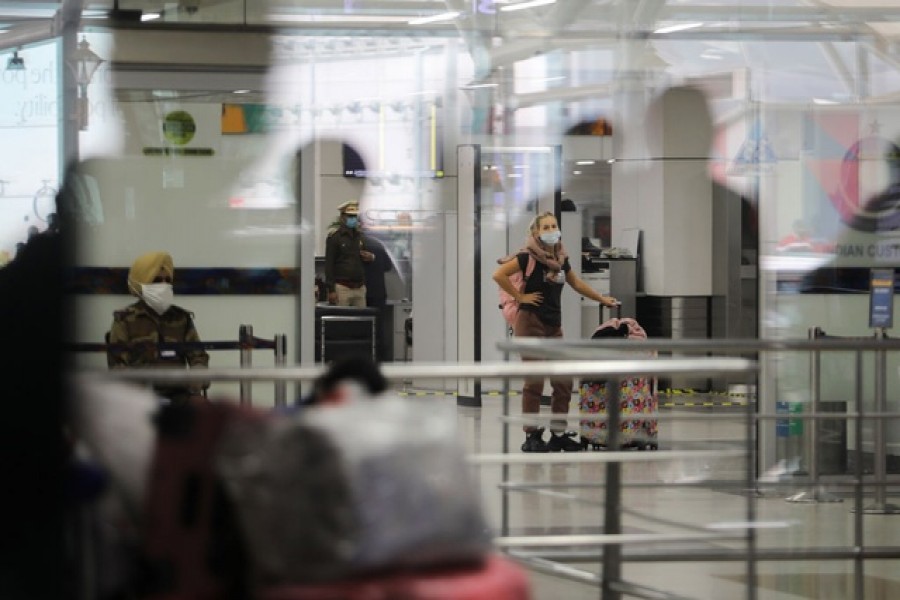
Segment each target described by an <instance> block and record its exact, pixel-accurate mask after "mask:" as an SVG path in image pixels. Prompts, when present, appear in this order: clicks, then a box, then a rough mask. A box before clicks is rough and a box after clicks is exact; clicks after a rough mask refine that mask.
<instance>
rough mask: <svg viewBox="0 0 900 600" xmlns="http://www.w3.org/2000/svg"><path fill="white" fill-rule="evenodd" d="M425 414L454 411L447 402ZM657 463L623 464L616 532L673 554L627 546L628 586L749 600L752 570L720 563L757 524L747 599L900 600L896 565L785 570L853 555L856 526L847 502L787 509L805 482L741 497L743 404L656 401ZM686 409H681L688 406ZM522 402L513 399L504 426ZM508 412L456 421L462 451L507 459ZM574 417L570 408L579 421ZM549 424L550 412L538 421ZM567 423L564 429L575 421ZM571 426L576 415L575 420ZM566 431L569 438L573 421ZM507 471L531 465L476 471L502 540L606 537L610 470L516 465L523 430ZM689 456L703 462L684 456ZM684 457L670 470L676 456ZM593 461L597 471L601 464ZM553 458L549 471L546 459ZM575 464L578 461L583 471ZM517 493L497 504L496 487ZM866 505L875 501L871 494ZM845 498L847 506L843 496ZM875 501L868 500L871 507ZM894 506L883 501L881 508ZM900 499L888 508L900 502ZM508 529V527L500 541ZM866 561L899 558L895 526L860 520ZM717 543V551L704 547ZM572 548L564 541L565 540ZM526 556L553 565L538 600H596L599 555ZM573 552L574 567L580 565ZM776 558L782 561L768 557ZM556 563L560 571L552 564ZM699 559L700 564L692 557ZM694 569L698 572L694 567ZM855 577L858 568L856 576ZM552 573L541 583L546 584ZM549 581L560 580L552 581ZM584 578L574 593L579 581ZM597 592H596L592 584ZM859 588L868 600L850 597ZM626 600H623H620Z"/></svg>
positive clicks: (590, 549)
mask: <svg viewBox="0 0 900 600" xmlns="http://www.w3.org/2000/svg"><path fill="white" fill-rule="evenodd" d="M429 400H430V401H441V402H443V401H447V402H455V399H454V398H452V397H446V398H445V399H429ZM660 402H661V404H662V405H663V406H665V405H667V404H668V405H669V407H667V408H663V409H662V410H661V412H660V426H659V429H660V450H659V452H647V453H646V454H645V453H641V452H637V451H632V452H631V453H629V454H630V458H633V459H637V460H633V461H630V462H626V463H623V464H622V467H621V473H622V476H621V478H622V482H623V490H622V504H623V506H624V510H623V512H622V531H623V532H624V533H629V534H663V533H665V534H670V535H672V536H674V537H676V538H681V539H680V540H677V541H664V542H663V541H652V542H635V543H629V544H626V545H624V546H623V553H624V556H625V560H624V562H623V568H622V575H623V579H624V580H625V581H627V582H629V583H635V584H640V585H643V586H650V587H653V588H655V589H658V590H661V591H664V592H667V593H668V594H670V596H659V597H661V598H662V597H673V598H698V599H709V600H726V599H731V598H735V599H738V598H748V597H750V596H748V588H747V575H748V563H747V562H746V561H745V560H723V559H724V557H726V556H727V553H728V551H729V550H732V551H734V550H736V551H743V550H745V549H746V548H747V544H748V542H747V537H746V534H745V531H746V529H745V527H744V524H746V523H747V522H748V516H749V515H750V514H751V513H750V512H749V511H751V510H752V514H753V518H752V521H753V522H754V523H755V528H754V531H755V532H756V534H757V536H756V542H755V543H756V547H757V549H758V550H759V551H760V555H761V557H768V559H767V560H760V561H758V562H756V563H755V568H756V572H757V577H756V586H755V587H754V591H755V594H756V595H755V597H756V598H761V599H762V598H764V599H771V600H799V599H816V600H821V599H834V600H839V599H840V600H843V599H847V598H866V599H869V600H895V599H896V598H900V560H898V559H894V558H891V559H875V558H871V559H867V560H865V562H864V564H863V563H862V561H859V562H856V561H854V560H852V559H849V558H848V559H841V560H826V559H824V558H823V557H822V556H817V557H814V558H811V559H810V560H793V559H791V560H789V558H791V557H790V556H788V555H789V554H791V553H793V554H794V555H796V554H798V553H803V552H807V553H808V552H818V553H823V554H827V553H828V552H832V551H847V550H850V549H851V548H852V547H853V546H854V545H856V544H857V543H859V541H860V540H855V539H854V538H855V536H856V535H857V533H856V528H855V524H856V523H857V514H856V513H855V512H854V511H853V510H852V509H853V507H854V502H853V499H852V498H850V497H849V496H848V497H847V498H846V499H845V500H844V501H843V502H835V503H809V504H801V503H793V502H787V501H785V498H786V497H788V496H790V495H791V494H793V493H795V492H797V491H800V490H802V489H803V484H802V482H801V483H800V484H797V483H796V482H794V483H792V482H786V483H781V484H776V483H768V484H765V485H762V484H754V486H753V487H752V488H751V489H750V491H749V492H748V483H747V481H746V459H745V458H744V457H743V456H741V454H742V453H743V448H744V447H745V439H746V431H747V428H746V424H745V420H744V415H743V412H742V409H741V408H740V407H739V406H735V404H738V403H741V402H743V400H742V399H729V398H723V397H721V396H715V397H712V396H711V397H706V398H703V397H696V398H692V399H691V400H689V401H688V402H685V399H683V398H678V397H674V396H666V397H662V398H660ZM688 403H689V404H690V405H689V406H685V404H688ZM518 404H519V400H518V398H517V397H513V398H511V399H510V403H509V405H510V414H512V415H515V414H516V413H517V412H518ZM503 405H504V401H503V398H502V397H501V396H497V395H488V396H485V397H484V398H483V405H482V407H481V408H466V407H458V408H457V414H458V426H459V431H460V434H461V435H462V437H463V439H464V440H465V443H466V446H467V449H468V450H469V451H470V452H471V453H473V454H478V455H484V454H495V453H501V452H503V430H504V424H503V421H502V419H501V416H502V415H503ZM575 409H576V405H574V404H573V411H572V412H573V413H574V411H575ZM544 410H546V409H544ZM570 416H571V415H570ZM575 416H577V415H575ZM570 428H577V419H572V420H571V422H570ZM508 431H509V442H508V447H509V454H510V456H511V457H513V458H515V457H519V458H520V459H521V458H522V457H525V456H527V457H532V458H533V459H534V462H530V463H528V464H520V463H515V464H510V465H509V466H508V467H506V473H504V467H503V466H501V465H500V464H498V463H492V464H482V465H479V466H478V467H477V468H478V469H480V474H481V485H482V490H483V495H484V503H485V510H486V513H487V514H488V517H489V519H490V521H491V523H492V524H493V526H494V527H495V528H496V529H497V532H498V535H504V534H505V535H507V536H549V535H570V534H571V535H581V534H598V533H602V532H603V522H604V521H603V519H604V493H605V491H604V490H605V488H604V486H603V485H602V484H603V483H604V482H605V479H606V465H605V463H601V462H572V463H559V462H551V461H557V460H559V457H560V455H524V454H523V453H522V452H521V451H520V450H519V446H520V444H521V442H522V440H523V434H522V432H521V425H520V424H518V423H516V424H512V425H509V426H508ZM685 451H692V452H693V451H697V454H691V453H688V452H685ZM676 452H678V457H677V458H673V455H674V454H675V453H676ZM585 454H589V455H591V456H593V457H595V458H597V459H603V458H605V457H606V456H608V455H606V453H603V452H589V453H577V454H574V455H572V456H573V457H580V456H584V455H585ZM548 456H549V458H548ZM577 460H584V459H581V458H578V459H577ZM504 481H505V482H507V483H508V484H510V485H514V486H515V487H518V488H519V489H510V490H508V491H505V492H504V491H503V490H502V489H501V482H504ZM869 493H870V494H871V490H870V491H869ZM844 495H846V494H844ZM870 497H871V496H870ZM888 499H889V500H891V498H890V497H889V498H888ZM898 500H900V499H897V498H893V501H895V502H897V501H898ZM504 522H505V523H506V525H507V528H506V530H505V531H504V530H503V524H504ZM861 524H862V540H861V541H862V543H863V545H864V546H865V547H866V548H873V547H880V548H885V549H887V550H888V551H892V552H895V553H896V552H897V551H898V549H900V515H870V514H866V515H863V516H862V518H861ZM712 535H715V536H721V537H717V538H716V539H707V538H708V537H710V536H712ZM565 542H566V543H569V544H570V540H565ZM516 550H518V551H519V552H525V553H530V554H531V555H532V556H533V555H535V554H537V555H543V556H551V557H553V560H551V561H548V562H545V563H544V565H543V567H536V568H533V569H531V573H532V581H533V585H534V592H535V595H534V597H535V600H557V599H565V600H581V599H588V598H590V599H596V598H600V597H601V596H600V589H599V587H598V583H597V580H598V578H599V576H600V574H601V568H600V564H599V556H600V553H599V546H596V545H594V546H582V547H574V546H572V545H568V546H544V547H538V548H535V547H527V548H524V547H519V548H517V549H516ZM574 551H578V552H579V553H580V556H579V557H578V558H575V557H574ZM775 551H780V552H781V553H782V554H781V555H777V556H776V555H773V554H772V552H775ZM552 552H556V553H560V552H561V553H563V554H564V556H559V555H558V554H557V555H556V556H555V557H554V556H553V555H552V554H551V553H552ZM693 553H699V554H693ZM695 557H697V558H695ZM857 567H862V568H861V569H859V570H857ZM548 571H549V572H548ZM551 572H553V573H556V574H551ZM576 577H580V578H581V580H576ZM592 579H593V581H592ZM859 584H862V585H863V586H864V590H865V593H864V594H862V595H859V594H857V593H856V586H857V585H859ZM623 597H627V596H623Z"/></svg>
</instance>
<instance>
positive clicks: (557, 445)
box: [547, 431, 584, 452]
mask: <svg viewBox="0 0 900 600" xmlns="http://www.w3.org/2000/svg"><path fill="white" fill-rule="evenodd" d="M575 435H576V434H575V432H574V431H567V432H565V433H554V434H552V435H551V436H550V441H549V442H547V452H581V451H582V450H584V447H583V446H582V445H581V444H580V443H578V442H576V441H575V440H573V439H572V438H573V437H575Z"/></svg>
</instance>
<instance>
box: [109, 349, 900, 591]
mask: <svg viewBox="0 0 900 600" xmlns="http://www.w3.org/2000/svg"><path fill="white" fill-rule="evenodd" d="M501 349H503V350H506V351H507V352H516V353H519V354H524V355H528V356H529V357H533V358H540V359H542V360H537V361H529V362H527V363H523V362H499V363H466V364H443V363H440V364H423V363H404V364H402V365H392V364H385V365H382V372H383V374H384V375H385V377H386V378H387V379H388V380H389V381H391V382H393V383H395V384H402V383H405V382H407V381H409V380H419V381H423V380H444V381H446V380H454V379H457V380H466V379H468V380H471V379H473V378H474V379H503V380H504V382H505V383H504V390H505V392H507V393H505V394H504V395H503V408H502V413H503V415H504V417H503V419H502V420H503V429H502V431H503V442H502V450H503V451H502V452H501V453H499V454H479V455H473V456H471V461H472V463H473V464H476V465H492V464H495V465H500V466H501V468H502V474H501V477H500V482H499V484H498V485H499V487H500V489H501V490H502V494H501V504H502V505H501V512H500V521H501V523H500V527H499V532H498V536H497V539H496V541H497V545H498V546H499V547H502V548H503V549H504V550H505V551H506V552H507V553H508V554H510V555H511V556H514V557H515V558H517V559H518V560H521V561H522V562H524V563H525V564H527V565H528V566H529V567H531V568H533V569H535V570H537V571H541V570H543V571H546V572H548V573H552V574H554V575H555V576H561V577H567V578H570V579H572V580H575V581H580V582H587V583H591V584H595V585H598V586H599V587H600V588H601V589H602V590H603V591H602V597H603V598H604V600H618V599H619V598H621V597H623V596H636V597H654V598H677V597H679V596H675V595H673V594H668V593H666V592H662V591H660V590H652V589H649V588H647V587H646V586H642V585H637V584H634V583H628V582H625V581H623V580H622V577H621V574H622V565H623V563H625V562H632V561H636V562H653V561H656V562H666V561H682V562H683V561H698V562H699V561H703V562H707V561H733V562H744V563H746V582H747V584H746V585H747V597H748V598H750V599H751V600H752V599H755V598H756V597H757V596H756V593H757V592H756V587H757V581H756V572H757V569H756V565H757V563H758V562H759V561H784V560H788V561H802V560H849V561H853V563H854V565H855V567H854V572H853V578H854V579H853V581H854V590H855V592H856V595H855V597H856V598H859V599H861V598H863V595H862V589H863V574H864V563H865V561H866V560H873V559H898V558H900V547H897V546H890V545H889V546H872V545H867V544H866V543H865V538H864V532H863V530H864V518H863V515H864V514H877V513H876V512H875V511H871V510H867V509H866V506H865V504H866V503H865V500H864V499H865V498H866V494H867V493H868V490H870V489H874V490H875V505H876V506H873V507H870V508H877V505H878V503H879V499H880V501H881V502H884V500H885V495H886V491H887V485H888V484H889V483H891V482H892V481H894V480H891V479H889V478H887V477H886V474H885V473H884V472H883V467H882V465H883V464H884V462H885V461H884V460H879V459H877V458H876V460H875V463H876V465H877V466H879V469H881V471H880V472H877V473H873V474H872V476H871V477H869V478H867V477H866V476H865V474H864V473H863V470H862V460H861V456H862V448H863V430H862V423H863V421H864V419H865V420H869V421H871V422H875V423H881V422H884V421H885V420H887V419H898V418H900V413H890V412H887V411H886V410H885V406H886V405H885V404H884V402H882V400H880V399H879V400H878V410H876V411H872V412H869V411H864V409H863V405H864V402H863V389H862V381H863V374H862V373H863V369H862V363H863V361H862V357H863V354H864V353H866V352H875V354H876V356H878V357H879V358H878V359H877V361H876V373H877V374H878V375H877V377H878V378H883V377H884V376H885V372H886V369H885V368H884V362H885V359H884V356H885V355H886V354H887V353H888V352H892V351H897V350H900V340H893V339H874V338H872V339H865V338H848V339H831V338H826V339H803V340H800V339H790V340H706V339H704V340H686V339H681V340H656V339H650V340H633V341H632V340H612V339H610V340H590V341H587V340H586V341H581V342H563V341H560V342H558V343H557V342H555V341H553V340H543V339H542V340H528V339H522V340H516V341H514V342H506V343H503V344H501ZM839 350H843V351H852V352H854V353H855V356H856V365H855V368H856V373H857V377H856V391H855V393H856V397H855V400H856V410H855V411H852V412H848V413H847V414H841V415H836V414H835V413H830V412H825V413H820V412H818V407H817V406H816V405H812V403H811V404H810V408H811V410H809V411H806V412H804V413H802V414H796V415H794V414H792V415H791V419H798V420H803V421H806V422H809V423H811V424H815V423H817V422H819V421H821V420H822V419H836V418H840V419H845V420H846V421H848V422H853V423H854V426H855V431H856V451H857V453H858V454H859V456H860V460H858V461H857V465H856V472H855V474H854V475H853V478H852V480H851V481H849V482H845V481H841V480H839V479H835V478H829V479H828V482H827V483H828V484H829V485H835V486H852V487H853V489H854V508H853V510H854V511H855V512H856V515H855V518H854V520H853V541H852V543H851V544H848V545H846V546H832V547H791V548H783V547H763V548H760V547H759V546H758V538H757V534H756V530H755V525H756V510H757V509H756V503H757V502H758V501H759V500H760V498H761V496H762V493H761V489H760V482H759V479H758V471H759V468H758V465H757V464H756V461H757V452H756V450H757V444H758V441H759V439H758V435H757V433H758V431H759V430H760V429H761V428H768V427H774V426H775V424H776V423H778V422H779V421H781V420H784V419H785V415H784V414H783V413H779V412H775V411H772V410H770V408H771V407H773V406H774V400H773V399H765V398H764V399H762V401H761V402H759V403H757V402H755V401H754V400H753V399H752V398H751V399H750V400H749V401H748V402H746V403H743V404H742V406H741V407H739V408H737V409H735V410H736V411H737V412H735V411H734V410H732V411H731V412H730V413H729V414H727V415H722V414H704V415H702V418H704V419H711V420H715V419H717V418H727V419H742V422H743V424H744V425H743V431H744V434H743V437H744V438H745V439H744V441H745V442H746V447H745V448H743V449H741V448H735V447H734V446H732V447H730V448H729V449H727V450H724V451H723V449H722V448H713V449H712V450H709V449H686V450H685V449H682V450H676V449H661V450H659V451H658V452H593V453H591V452H588V453H572V454H554V455H547V454H530V455H529V454H519V453H510V452H509V450H510V448H509V446H510V444H509V434H508V429H509V424H511V423H516V422H522V421H523V419H522V418H519V417H515V416H512V415H511V414H510V413H511V411H510V406H509V397H510V394H509V393H508V392H509V381H510V379H519V378H526V377H555V376H556V377H573V378H574V377H590V378H593V379H604V378H605V379H609V380H613V379H615V378H618V377H620V376H624V375H628V376H634V375H646V376H671V375H679V374H680V375H697V374H703V375H710V374H719V375H726V374H731V375H733V376H735V377H737V378H738V379H739V380H740V381H743V382H745V383H748V384H749V383H751V382H752V381H753V380H754V378H755V377H757V373H758V370H757V363H756V361H754V360H751V359H747V358H736V357H727V356H726V357H718V358H715V357H711V356H691V357H687V358H676V357H661V358H655V359H640V360H636V359H630V358H628V359H618V358H616V359H615V360H611V358H615V357H618V356H623V355H624V356H627V355H631V356H633V355H634V353H635V352H636V351H638V352H639V351H648V352H660V353H665V352H672V353H678V354H679V355H682V354H684V355H693V354H700V355H709V354H735V355H740V356H747V355H754V356H755V355H765V354H766V353H769V352H785V351H792V352H801V353H808V354H809V355H810V356H811V357H813V356H815V355H817V354H818V353H821V352H827V351H839ZM878 365H881V367H878ZM325 370H326V367H325V366H324V365H317V366H315V367H278V368H272V369H256V368H254V369H210V370H208V371H206V372H199V373H198V372H191V371H181V370H175V371H162V370H159V371H157V370H154V371H153V372H152V373H149V372H148V371H147V370H139V369H135V370H130V369H129V370H118V371H116V372H114V373H111V372H106V371H103V372H100V375H101V376H103V377H115V378H125V379H128V380H134V381H147V380H148V379H152V380H154V381H160V382H166V383H171V382H184V381H196V380H205V379H213V380H220V381H240V382H251V381H281V382H305V381H312V380H314V379H315V378H317V377H319V376H320V375H321V374H323V373H324V372H325ZM811 374H813V375H814V374H815V372H812V373H811ZM811 384H812V380H811ZM610 387H612V389H616V388H615V386H610ZM748 388H749V386H748ZM876 394H877V395H878V396H879V398H881V397H883V396H884V394H885V384H884V383H883V382H882V383H880V384H878V386H876ZM615 404H616V403H610V407H611V408H612V407H613V406H615ZM548 418H549V417H548ZM573 418H579V417H571V416H570V417H568V420H571V419H573ZM591 418H592V419H594V418H596V417H595V416H593V415H592V417H591ZM607 418H608V419H609V421H608V425H610V427H609V428H610V431H611V432H614V431H616V430H617V428H616V427H614V426H613V424H614V419H617V418H618V416H617V413H616V411H615V410H613V411H612V412H611V413H610V415H609V416H608V417H607ZM680 418H695V419H696V418H699V417H698V416H694V415H684V414H677V413H671V414H665V415H660V419H661V421H662V420H670V421H671V422H677V421H678V419H680ZM816 429H817V428H816V427H806V428H805V429H804V431H805V432H806V435H807V436H809V437H807V438H806V439H805V440H804V441H805V444H804V446H805V447H807V457H806V459H807V461H809V460H810V456H809V450H808V446H809V445H810V444H816V442H815V436H816ZM810 438H812V439H810ZM880 443H881V444H882V447H881V448H880V449H878V448H876V452H878V451H880V452H884V448H883V444H884V439H883V436H882V438H880ZM610 447H615V446H614V445H613V442H612V441H610ZM710 452H712V453H714V454H715V455H717V456H723V455H725V453H726V452H727V453H730V454H729V455H730V456H732V457H745V462H746V467H745V473H744V476H743V478H742V479H739V480H738V481H736V482H724V484H725V485H730V486H733V487H734V488H735V489H737V490H738V491H739V492H740V493H742V494H743V495H744V496H745V498H746V508H745V513H746V519H744V520H743V521H745V523H744V526H743V528H740V527H739V528H738V529H737V530H736V531H734V530H733V531H732V532H731V533H724V532H721V531H705V532H702V533H697V532H696V531H693V532H691V531H688V532H678V533H648V534H633V533H627V534H625V533H622V520H621V519H622V510H623V507H622V505H621V494H622V490H623V489H624V488H628V487H630V486H632V485H638V484H633V483H627V482H626V483H623V482H622V480H621V471H620V469H621V467H622V465H625V464H628V463H629V462H632V461H641V462H659V461H672V460H679V459H683V458H686V457H704V456H709V454H710ZM813 458H815V456H813ZM522 463H547V464H556V463H571V464H584V463H596V464H598V465H602V466H603V467H604V468H605V469H606V481H605V483H591V484H588V485H591V486H593V487H598V488H599V487H602V488H603V489H604V492H603V506H604V508H603V510H604V512H603V514H604V516H603V522H602V524H601V523H598V525H602V528H603V529H602V530H603V533H602V534H595V533H589V534H577V535H563V536H556V535H542V536H522V535H511V534H510V526H509V525H510V524H509V518H510V507H509V500H508V496H509V492H513V491H522V490H526V489H528V488H529V485H528V484H516V483H514V482H510V481H509V467H510V465H516V464H522ZM793 475H794V477H792V478H791V479H790V480H788V481H785V482H784V483H783V484H782V483H779V482H774V483H767V485H769V486H774V487H776V488H779V489H780V486H781V485H785V486H795V485H797V484H798V483H800V484H805V485H808V486H810V487H811V489H813V490H818V489H819V486H822V485H824V483H823V482H824V480H823V478H822V477H821V476H820V475H819V473H818V472H817V470H816V469H807V471H806V473H805V474H799V473H794V474H793ZM798 475H803V476H802V477H799V476H798ZM718 483H719V482H717V481H711V480H707V481H704V482H695V483H678V485H688V486H691V485H693V486H701V487H702V486H709V487H711V486H714V485H717V484H718ZM539 485H540V486H543V487H552V486H553V485H554V484H550V483H542V484H534V485H533V486H531V487H537V486H539ZM659 485H670V484H668V483H663V484H659ZM823 489H824V488H823ZM878 490H881V491H880V492H879V491H878ZM812 496H813V497H814V498H816V497H817V496H816V495H815V494H813V495H812ZM819 497H824V495H820V496H819ZM885 504H886V503H885ZM880 514H884V513H880ZM673 540H681V541H684V542H686V543H687V542H701V541H703V540H707V541H713V540H716V541H722V542H725V541H727V540H732V541H734V540H742V541H743V543H742V547H723V546H718V545H717V546H716V547H702V546H701V547H695V548H688V549H684V548H682V549H679V550H677V551H676V550H670V549H666V547H665V544H666V543H667V542H670V541H673ZM648 544H656V545H658V546H659V547H658V548H655V547H653V546H650V547H649V548H648V546H647V545H648ZM634 545H643V548H644V549H645V551H642V552H629V553H627V554H623V548H625V547H634ZM596 562H600V563H601V564H602V571H601V573H600V574H599V575H597V574H593V573H589V572H587V571H584V570H582V569H579V568H576V566H575V565H577V564H578V563H596Z"/></svg>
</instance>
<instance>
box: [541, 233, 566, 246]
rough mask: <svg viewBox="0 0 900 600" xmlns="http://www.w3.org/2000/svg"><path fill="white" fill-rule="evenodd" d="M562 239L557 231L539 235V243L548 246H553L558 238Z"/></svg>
mask: <svg viewBox="0 0 900 600" xmlns="http://www.w3.org/2000/svg"><path fill="white" fill-rule="evenodd" d="M561 237H562V233H560V232H559V231H548V232H547V233H542V234H541V241H542V242H544V243H545V244H547V245H548V246H553V245H555V244H556V242H558V241H559V238H561Z"/></svg>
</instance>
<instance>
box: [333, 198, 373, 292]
mask: <svg viewBox="0 0 900 600" xmlns="http://www.w3.org/2000/svg"><path fill="white" fill-rule="evenodd" d="M338 211H339V212H340V221H339V222H338V223H337V227H336V228H335V229H333V230H331V231H329V233H328V238H327V239H326V240H325V285H326V286H327V287H328V303H329V304H336V305H337V306H365V305H366V271H365V268H364V267H363V263H364V262H372V261H373V260H375V255H374V254H372V253H371V252H369V251H368V250H366V249H365V244H364V239H363V235H362V233H361V232H360V229H359V204H358V203H357V202H356V201H355V200H349V201H347V202H344V203H343V204H341V205H340V206H338Z"/></svg>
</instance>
